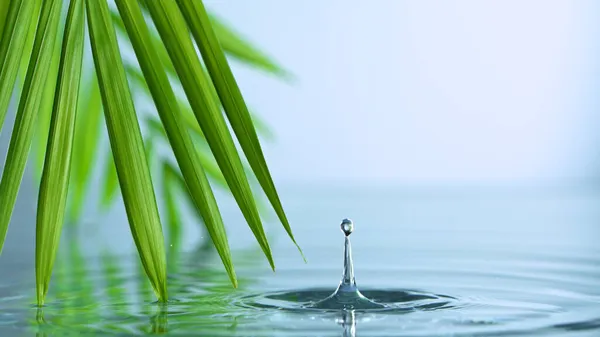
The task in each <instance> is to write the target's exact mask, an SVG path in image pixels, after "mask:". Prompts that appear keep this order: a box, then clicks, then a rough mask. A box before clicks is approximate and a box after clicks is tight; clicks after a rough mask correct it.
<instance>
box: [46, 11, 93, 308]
mask: <svg viewBox="0 0 600 337" xmlns="http://www.w3.org/2000/svg"><path fill="white" fill-rule="evenodd" d="M55 1H57V2H59V3H60V2H61V0H55ZM83 1H84V0H71V3H70V5H69V12H68V14H67V22H66V25H65V33H64V36H63V43H62V51H61V53H60V66H59V67H60V68H59V71H58V79H57V81H56V95H55V97H56V98H55V101H54V108H53V109H52V119H51V122H50V132H49V134H48V146H47V151H46V160H45V162H44V169H43V173H42V180H41V184H40V192H39V199H38V212H37V223H36V236H35V238H36V246H35V270H36V273H35V278H36V285H37V286H36V289H37V292H36V294H37V303H38V305H43V304H44V299H45V297H46V294H47V292H48V285H49V284H50V277H51V275H52V267H53V266H54V260H55V259H56V252H57V249H58V243H59V241H60V233H61V229H62V225H63V222H64V215H65V206H66V203H67V195H68V191H69V187H68V184H69V173H70V170H71V150H72V147H73V136H74V133H75V114H76V111H77V95H78V93H79V82H80V78H81V67H82V60H83V37H84V31H85V30H84V27H85V26H84V21H85V17H84V15H85V12H84V7H83ZM57 7H59V6H57ZM59 8H60V7H59ZM59 12H60V11H59ZM49 80H52V78H50V79H49Z"/></svg>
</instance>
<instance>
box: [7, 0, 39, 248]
mask: <svg viewBox="0 0 600 337" xmlns="http://www.w3.org/2000/svg"><path fill="white" fill-rule="evenodd" d="M2 2H3V5H2V6H4V7H6V6H7V5H8V3H10V5H9V7H8V12H7V14H6V20H5V21H3V22H2V23H0V25H2V26H3V31H2V40H1V41H0V130H2V125H3V124H4V118H6V112H7V111H8V104H9V103H10V98H11V96H12V93H13V88H14V86H15V81H16V79H17V74H18V72H19V66H20V62H21V57H22V56H23V50H24V49H25V42H26V41H27V35H28V33H29V26H30V24H31V22H32V21H31V20H32V18H33V17H34V13H35V11H36V10H38V11H39V8H40V7H39V2H38V1H33V0H10V1H8V0H2ZM1 235H2V226H1V225H0V251H2V242H3V240H4V239H3V238H2V237H1Z"/></svg>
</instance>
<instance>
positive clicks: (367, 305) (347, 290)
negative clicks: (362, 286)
mask: <svg viewBox="0 0 600 337" xmlns="http://www.w3.org/2000/svg"><path fill="white" fill-rule="evenodd" d="M340 228H341V229H342V232H343V233H344V235H345V237H344V270H343V273H342V280H341V281H340V284H339V285H338V287H337V289H336V290H335V291H334V292H333V294H331V295H330V296H329V297H327V298H325V299H323V300H321V301H318V302H316V303H314V304H313V305H312V306H311V307H313V308H321V309H349V310H356V309H358V310H361V309H377V308H385V306H384V305H383V304H379V303H376V302H373V301H371V300H370V299H368V298H366V297H365V296H363V294H361V293H360V291H359V290H358V287H357V286H356V280H355V278H354V264H353V262H352V245H351V244H350V237H349V236H350V234H352V231H354V223H353V222H352V220H350V219H344V220H342V223H341V224H340Z"/></svg>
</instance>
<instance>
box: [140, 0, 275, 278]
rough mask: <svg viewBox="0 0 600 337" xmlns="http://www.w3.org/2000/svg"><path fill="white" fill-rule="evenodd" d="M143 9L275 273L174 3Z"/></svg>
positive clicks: (246, 186) (236, 162) (245, 182)
mask: <svg viewBox="0 0 600 337" xmlns="http://www.w3.org/2000/svg"><path fill="white" fill-rule="evenodd" d="M145 5H146V6H147V7H148V10H149V11H150V15H151V16H152V19H153V21H154V23H155V25H156V28H157V30H158V32H159V34H160V35H161V37H162V39H163V42H164V43H165V46H166V48H167V51H168V53H169V56H170V57H171V61H172V62H173V65H174V66H175V69H176V70H177V74H178V75H179V79H180V81H181V83H182V85H183V88H184V90H185V92H186V94H187V97H188V100H189V102H190V104H191V106H192V109H193V111H194V113H195V115H196V119H197V120H198V123H199V124H200V127H201V128H202V131H203V133H204V135H205V136H206V140H207V142H208V144H209V145H210V147H211V150H212V152H213V154H214V155H215V159H216V160H217V163H218V164H219V167H220V168H221V171H222V172H223V175H224V176H225V179H226V180H227V183H228V184H229V188H230V190H231V192H232V194H233V197H234V198H235V200H236V201H237V203H238V205H239V207H240V209H241V211H242V213H243V215H244V217H245V218H246V221H247V222H248V225H249V226H250V229H251V230H252V232H253V234H254V236H255V237H256V239H257V241H258V243H259V245H260V246H261V248H262V250H263V252H264V253H265V256H266V257H267V260H268V261H269V264H270V265H271V268H273V269H274V268H275V264H274V262H273V257H272V254H271V248H270V247H269V242H268V241H267V238H266V235H265V232H264V228H263V226H262V221H261V219H260V216H259V213H258V209H257V207H256V203H255V201H254V196H253V195H252V192H251V190H250V185H249V183H248V179H247V177H246V174H245V172H244V169H243V166H242V162H241V160H240V157H239V155H238V153H237V150H236V148H235V145H234V143H233V139H232V137H231V135H230V134H229V130H228V129H227V125H226V123H225V119H224V118H223V115H222V114H221V111H220V108H219V105H218V102H215V101H214V100H213V99H212V96H211V94H210V89H209V82H208V79H207V78H206V77H205V76H204V72H203V70H202V66H201V64H200V61H199V60H198V57H197V56H196V52H195V50H194V46H193V44H192V41H191V39H190V37H189V31H188V28H187V27H186V25H185V21H184V20H183V18H182V15H181V13H180V12H179V9H178V8H177V5H176V4H175V3H174V2H171V1H152V0H145Z"/></svg>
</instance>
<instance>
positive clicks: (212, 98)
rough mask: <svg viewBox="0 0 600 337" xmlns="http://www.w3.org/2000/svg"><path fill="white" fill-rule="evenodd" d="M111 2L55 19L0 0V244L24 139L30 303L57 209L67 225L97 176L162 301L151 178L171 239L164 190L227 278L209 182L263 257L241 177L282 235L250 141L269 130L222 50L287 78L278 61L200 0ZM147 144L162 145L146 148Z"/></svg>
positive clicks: (172, 225) (55, 2)
mask: <svg viewBox="0 0 600 337" xmlns="http://www.w3.org/2000/svg"><path fill="white" fill-rule="evenodd" d="M115 2H116V7H115V8H112V9H111V8H110V7H109V6H108V2H107V0H69V1H67V3H69V7H68V8H69V10H68V13H67V16H66V19H64V20H63V18H62V16H61V6H62V4H63V0H31V1H30V0H8V1H2V2H0V22H2V24H0V37H1V40H0V130H1V129H2V124H3V121H4V118H5V116H6V114H7V111H8V103H9V101H10V99H11V96H12V95H13V93H19V94H20V101H19V106H18V109H17V115H16V120H15V125H14V128H13V131H12V137H11V143H10V145H9V150H8V155H7V159H6V162H5V164H4V169H3V172H2V180H1V181H0V252H1V249H2V245H3V242H4V238H5V235H6V232H7V228H8V225H9V222H10V218H11V214H12V208H13V206H14V202H15V199H16V195H17V192H18V190H19V186H20V182H21V178H22V176H23V174H24V169H25V165H26V163H27V160H28V157H29V156H30V152H31V151H30V148H31V146H32V143H33V148H34V151H33V152H32V154H33V164H34V165H35V176H36V177H37V179H39V180H40V194H39V200H38V214H37V234H36V283H37V298H38V304H42V303H43V302H44V300H45V297H46V293H47V291H48V285H49V283H50V277H51V274H52V269H53V264H54V260H55V257H56V252H57V248H58V246H59V237H60V232H61V228H62V225H63V223H64V222H65V218H66V219H67V222H68V223H71V224H73V225H74V226H77V223H78V222H79V219H80V217H81V214H83V213H84V211H85V210H86V207H87V206H86V205H87V200H88V197H89V196H90V193H89V189H90V185H91V184H90V181H91V180H93V179H94V178H95V177H96V176H97V174H101V179H102V183H101V185H102V188H101V189H100V191H99V192H98V193H99V194H100V200H101V208H102V209H103V210H108V209H109V208H110V206H111V205H112V204H113V202H114V200H115V199H116V197H117V196H118V195H119V193H118V192H119V191H120V195H121V196H122V201H123V204H124V206H125V210H126V213H127V218H128V221H129V226H130V229H131V233H132V237H133V240H134V242H135V244H136V247H137V251H138V254H139V256H140V261H141V266H142V268H143V270H144V273H145V275H146V277H147V278H148V280H149V281H150V284H151V285H152V287H153V289H154V291H155V294H156V296H157V297H158V299H159V300H161V301H165V300H166V299H167V288H166V287H167V284H166V273H167V269H166V252H165V246H164V244H165V243H164V237H163V228H162V224H161V219H160V216H159V208H158V205H157V200H156V195H155V190H154V184H153V182H154V181H162V185H161V187H162V188H161V189H158V193H159V194H158V196H159V197H160V199H162V200H163V201H164V206H165V207H164V208H165V209H164V211H165V214H162V215H163V216H164V219H163V220H164V223H166V224H167V227H166V230H167V231H168V234H169V240H170V241H171V243H173V242H177V241H173V240H177V237H179V236H180V235H181V231H182V227H181V226H182V225H181V223H182V221H181V219H180V214H179V212H181V206H182V204H180V203H178V202H177V201H176V198H177V197H180V198H181V197H183V198H185V199H187V200H188V201H189V203H188V204H189V205H191V206H192V207H193V209H194V211H195V214H196V215H197V216H198V219H199V220H200V222H202V223H203V224H204V226H205V227H206V229H207V231H208V233H209V234H210V238H211V240H212V242H213V245H214V246H215V247H216V249H217V252H218V253H219V255H220V257H221V260H222V262H223V265H224V267H225V270H226V271H227V273H228V275H229V278H230V280H231V282H232V284H233V285H234V286H237V279H236V276H235V272H234V268H233V263H232V261H231V256H230V255H231V254H230V251H229V244H228V240H227V234H226V232H225V225H224V223H223V220H222V218H221V213H220V211H219V206H218V205H217V202H216V200H215V197H214V194H213V189H214V188H224V189H226V190H227V191H228V192H229V193H231V195H232V197H233V199H234V200H235V201H236V203H237V205H238V206H239V208H240V210H241V212H242V214H243V215H244V217H245V219H246V222H247V223H248V225H249V227H250V229H251V231H252V232H253V234H254V236H255V237H256V240H257V242H258V244H259V246H260V247H261V249H262V251H263V253H264V255H265V256H266V257H267V260H268V262H269V264H270V265H271V267H272V268H273V269H274V267H275V265H274V262H273V257H272V254H271V250H270V246H269V242H268V240H267V238H266V235H265V232H264V228H263V224H262V217H261V214H262V213H261V212H260V211H259V210H261V208H260V207H259V206H261V201H260V200H259V199H258V198H256V197H255V194H254V192H253V190H252V188H251V186H252V184H251V183H250V182H251V179H256V180H257V181H258V182H259V183H260V186H261V187H262V189H263V191H264V192H265V195H266V196H267V199H268V200H269V202H270V203H271V205H272V206H273V208H274V209H275V213H276V214H277V215H278V217H279V219H280V221H281V222H282V223H283V225H284V227H285V229H286V231H287V232H288V234H289V236H290V237H291V238H292V240H294V238H293V235H292V231H291V228H290V226H289V224H288V221H287V218H286V216H285V213H284V211H283V207H282V206H281V202H280V200H279V196H278V194H277V191H276V190H275V186H274V184H273V181H272V178H271V175H270V173H269V170H268V168H267V165H266V162H265V159H264V156H263V155H262V149H261V145H260V143H259V141H258V135H259V134H260V135H261V136H263V137H265V139H270V138H272V134H271V133H270V130H269V128H268V126H267V123H266V122H265V121H263V120H262V119H261V118H260V116H258V115H257V114H255V113H251V112H250V110H249V108H248V107H247V106H246V104H245V102H244V100H243V98H242V94H241V91H240V89H239V88H238V86H237V84H236V81H235V79H234V77H233V74H232V71H231V69H230V67H229V64H228V59H227V58H228V57H229V58H233V59H236V60H238V61H241V62H242V63H244V64H247V65H249V66H252V67H254V68H256V69H258V70H261V71H263V72H266V73H268V74H272V75H275V76H277V77H278V78H280V79H283V80H290V79H291V78H292V76H291V75H290V73H289V72H288V71H287V70H285V69H283V68H282V67H281V66H280V65H278V64H277V63H276V62H274V61H273V60H272V59H270V58H269V57H268V56H266V55H265V54H264V53H262V52H261V51H260V50H259V49H258V48H256V47H254V46H253V45H252V44H251V43H249V42H248V41H246V40H245V39H244V38H242V37H241V36H240V35H239V34H238V33H237V32H235V31H234V30H233V29H232V28H230V27H229V26H228V25H227V24H225V23H224V22H223V21H222V20H221V19H219V18H217V17H216V16H215V15H214V14H210V13H207V12H206V9H205V8H204V5H203V3H202V1H179V2H175V0H168V1H151V0H115ZM85 20H87V27H88V30H89V40H88V39H86V34H84V30H85ZM63 32H64V33H63ZM192 37H193V39H192ZM121 43H125V44H130V45H131V47H133V51H134V54H135V58H134V59H133V60H129V59H127V58H124V57H122V56H121V46H120V44H121ZM88 45H89V46H90V48H88V47H87V46H88ZM196 47H198V49H199V50H200V53H199V54H198V53H197V52H196ZM90 49H91V53H89V54H90V55H88V53H87V51H88V50H90ZM25 71H26V73H25ZM21 87H22V88H21ZM177 89H182V90H179V91H178V90H177ZM140 93H141V95H142V96H141V98H147V97H150V98H152V102H153V103H154V106H155V108H156V111H152V110H151V111H147V109H146V108H145V109H144V110H136V106H135V105H134V98H135V97H137V96H136V94H140ZM103 116H104V118H103ZM226 118H227V120H229V122H230V123H231V125H232V126H233V131H234V133H235V136H236V138H237V140H238V141H239V143H240V145H242V150H243V153H238V150H237V149H236V146H235V143H234V135H233V134H232V133H231V132H230V131H229V128H228V126H227V122H226ZM36 120H37V123H36ZM102 120H104V121H105V124H106V130H107V133H108V137H107V138H108V142H109V145H110V148H109V150H108V153H107V155H106V156H105V162H104V164H103V165H101V166H100V168H101V171H102V172H97V170H96V167H98V165H97V164H98V162H99V158H102V156H99V155H98V153H103V154H104V153H105V152H104V151H106V150H105V149H104V148H103V147H102V140H103V138H104V137H105V134H104V133H103V132H102V130H103V129H104V127H103V126H102ZM140 123H143V124H142V125H140ZM157 145H166V146H167V147H169V148H170V150H171V151H169V153H166V154H165V153H160V154H159V152H158V151H157V150H156V148H157ZM163 147H164V146H163ZM243 155H245V157H246V159H247V162H248V163H249V166H248V165H247V164H246V163H245V161H243V160H242V159H243V158H242V156H243ZM171 156H172V157H171ZM71 158H73V159H71ZM173 159H175V162H176V165H174V164H172V161H173ZM156 163H159V165H155V164H156ZM102 168H103V169H102ZM154 170H157V171H156V172H154ZM66 213H67V214H68V216H66V217H65V214H66ZM294 243H295V241H294ZM74 244H76V242H69V245H70V246H72V245H74ZM300 252H301V251H300Z"/></svg>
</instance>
